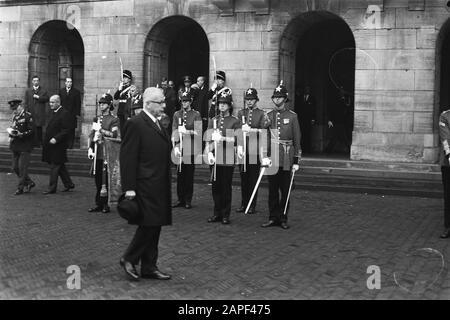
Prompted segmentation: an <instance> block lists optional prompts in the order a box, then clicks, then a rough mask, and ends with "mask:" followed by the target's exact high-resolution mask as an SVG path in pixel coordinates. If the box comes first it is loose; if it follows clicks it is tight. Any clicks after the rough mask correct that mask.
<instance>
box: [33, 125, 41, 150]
mask: <svg viewBox="0 0 450 320" xmlns="http://www.w3.org/2000/svg"><path fill="white" fill-rule="evenodd" d="M42 139H43V135H42V127H36V130H35V131H34V144H35V146H37V147H40V146H42Z"/></svg>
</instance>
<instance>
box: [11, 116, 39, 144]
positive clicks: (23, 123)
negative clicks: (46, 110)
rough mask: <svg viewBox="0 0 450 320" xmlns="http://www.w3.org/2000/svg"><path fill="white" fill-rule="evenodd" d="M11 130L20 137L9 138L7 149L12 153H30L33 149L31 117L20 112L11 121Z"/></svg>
mask: <svg viewBox="0 0 450 320" xmlns="http://www.w3.org/2000/svg"><path fill="white" fill-rule="evenodd" d="M12 122H13V125H12V127H11V128H12V129H15V130H17V131H18V132H20V133H21V134H22V135H21V136H20V137H13V136H10V138H11V142H10V144H9V148H10V149H11V151H13V152H31V150H32V149H33V135H34V131H33V127H34V124H33V117H32V116H31V113H29V112H27V111H22V112H21V113H20V114H18V115H15V116H14V117H13V119H12Z"/></svg>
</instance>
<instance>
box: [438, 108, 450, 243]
mask: <svg viewBox="0 0 450 320" xmlns="http://www.w3.org/2000/svg"><path fill="white" fill-rule="evenodd" d="M439 138H440V142H441V147H440V148H439V149H440V150H439V151H440V153H439V164H440V165H441V172H442V185H443V190H444V232H443V233H442V234H441V238H442V239H447V238H450V162H449V158H450V110H445V111H444V112H442V113H441V115H440V116H439Z"/></svg>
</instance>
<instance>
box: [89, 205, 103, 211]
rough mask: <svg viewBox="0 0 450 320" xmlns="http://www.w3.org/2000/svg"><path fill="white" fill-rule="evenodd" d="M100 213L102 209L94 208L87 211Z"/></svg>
mask: <svg viewBox="0 0 450 320" xmlns="http://www.w3.org/2000/svg"><path fill="white" fill-rule="evenodd" d="M100 211H102V207H100V206H96V207H92V208H89V209H88V212H100Z"/></svg>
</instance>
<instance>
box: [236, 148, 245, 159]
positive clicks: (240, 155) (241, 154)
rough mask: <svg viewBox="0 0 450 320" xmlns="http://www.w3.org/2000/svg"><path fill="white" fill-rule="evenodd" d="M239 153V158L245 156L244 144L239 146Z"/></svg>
mask: <svg viewBox="0 0 450 320" xmlns="http://www.w3.org/2000/svg"><path fill="white" fill-rule="evenodd" d="M237 155H238V157H239V159H242V158H243V157H244V147H243V146H238V147H237Z"/></svg>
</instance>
